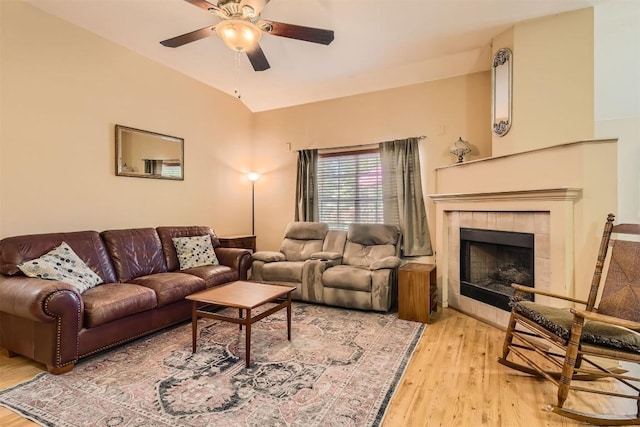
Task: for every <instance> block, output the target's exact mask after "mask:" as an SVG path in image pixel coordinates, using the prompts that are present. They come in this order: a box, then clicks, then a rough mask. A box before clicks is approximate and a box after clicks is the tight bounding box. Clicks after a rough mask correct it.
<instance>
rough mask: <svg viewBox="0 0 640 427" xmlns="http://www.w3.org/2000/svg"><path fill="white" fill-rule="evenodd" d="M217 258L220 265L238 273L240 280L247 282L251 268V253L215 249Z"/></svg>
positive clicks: (244, 250)
mask: <svg viewBox="0 0 640 427" xmlns="http://www.w3.org/2000/svg"><path fill="white" fill-rule="evenodd" d="M215 252H216V257H217V258H218V262H219V263H220V265H226V266H227V267H231V268H232V269H234V270H236V271H238V274H239V277H238V278H239V279H240V280H246V278H247V271H249V268H251V252H249V251H248V250H246V249H240V248H223V247H221V246H218V247H217V248H215Z"/></svg>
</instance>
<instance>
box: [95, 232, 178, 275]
mask: <svg viewBox="0 0 640 427" xmlns="http://www.w3.org/2000/svg"><path fill="white" fill-rule="evenodd" d="M101 236H102V238H103V239H104V242H105V244H106V246H107V250H108V251H109V255H110V256H111V260H112V261H113V267H114V269H115V270H116V274H117V276H118V280H119V281H120V282H128V281H130V280H131V279H133V278H135V277H140V276H147V275H150V274H156V273H164V272H165V271H167V265H166V263H165V260H164V253H163V252H162V245H161V243H160V238H159V237H158V233H156V230H154V229H153V228H132V229H128V230H107V231H103V232H102V233H101Z"/></svg>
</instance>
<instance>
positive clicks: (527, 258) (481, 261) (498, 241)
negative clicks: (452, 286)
mask: <svg viewBox="0 0 640 427" xmlns="http://www.w3.org/2000/svg"><path fill="white" fill-rule="evenodd" d="M512 283H518V284H521V285H525V286H531V287H533V286H534V235H533V234H530V233H517V232H507V231H494V230H482V229H474V228H460V294H461V295H464V296H467V297H469V298H473V299H475V300H478V301H481V302H484V303H486V304H490V305H492V306H494V307H497V308H500V309H502V310H505V311H511V308H510V307H509V299H510V298H511V297H512V296H513V295H514V293H515V292H514V289H513V288H512V287H511V284H512ZM525 298H528V299H530V300H533V295H526V296H525Z"/></svg>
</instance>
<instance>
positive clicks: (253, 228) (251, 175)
mask: <svg viewBox="0 0 640 427" xmlns="http://www.w3.org/2000/svg"><path fill="white" fill-rule="evenodd" d="M247 178H248V179H249V181H251V235H252V236H255V234H256V216H255V213H256V210H255V207H256V191H255V186H256V181H257V180H258V179H259V178H260V174H258V173H256V172H251V173H248V174H247Z"/></svg>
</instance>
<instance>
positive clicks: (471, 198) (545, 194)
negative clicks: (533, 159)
mask: <svg viewBox="0 0 640 427" xmlns="http://www.w3.org/2000/svg"><path fill="white" fill-rule="evenodd" d="M581 193H582V189H581V188H542V189H537V190H519V191H498V192H486V193H449V194H430V195H429V198H430V199H431V200H433V201H434V202H435V203H465V202H495V201H520V200H540V201H542V200H575V199H577V198H578V197H580V194H581Z"/></svg>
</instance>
